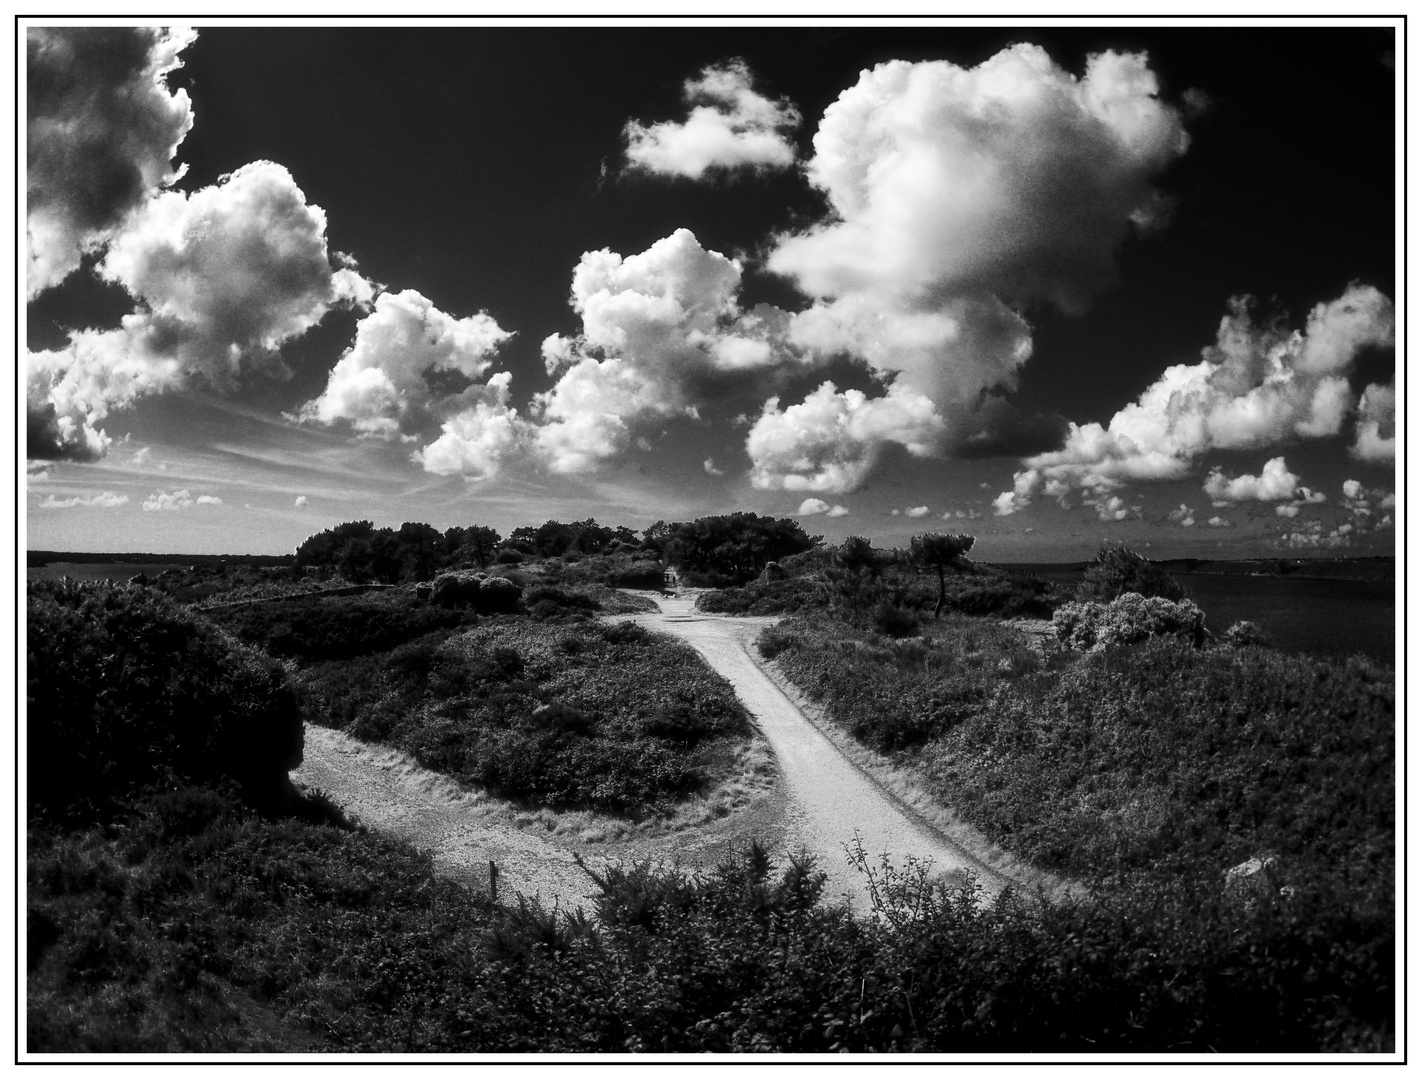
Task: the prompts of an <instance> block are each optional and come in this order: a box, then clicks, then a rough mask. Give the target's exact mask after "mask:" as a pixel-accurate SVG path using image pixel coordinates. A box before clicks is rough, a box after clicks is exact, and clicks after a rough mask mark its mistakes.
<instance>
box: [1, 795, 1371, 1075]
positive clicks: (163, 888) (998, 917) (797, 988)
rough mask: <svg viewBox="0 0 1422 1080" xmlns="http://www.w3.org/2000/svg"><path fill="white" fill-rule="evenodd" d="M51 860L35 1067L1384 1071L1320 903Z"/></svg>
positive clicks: (779, 870) (207, 851) (134, 835)
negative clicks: (767, 1059) (171, 1062)
mask: <svg viewBox="0 0 1422 1080" xmlns="http://www.w3.org/2000/svg"><path fill="white" fill-rule="evenodd" d="M125 824H126V826H127V827H126V828H124V829H122V830H111V831H108V832H104V831H103V830H99V829H92V830H88V831H85V832H79V833H72V834H59V833H55V832H49V831H43V830H32V832H31V834H30V844H29V849H28V870H29V872H28V882H29V894H28V915H29V918H28V928H27V929H28V937H29V941H30V949H29V958H30V968H29V971H28V973H27V1022H26V1026H27V1036H28V1048H29V1050H31V1051H32V1052H88V1053H101V1052H116V1051H129V1052H149V1053H151V1052H161V1051H197V1052H205V1053H213V1052H222V1051H269V1052H274V1051H346V1052H354V1051H364V1052H392V1051H394V1052H442V1053H479V1052H483V1053H518V1052H583V1053H586V1052H615V1053H625V1052H628V1051H652V1052H658V1053H669V1052H688V1053H699V1052H707V1051H712V1052H721V1053H726V1052H733V1051H761V1052H786V1053H830V1052H836V1051H849V1052H886V1051H888V1052H894V1051H900V1052H936V1053H973V1052H978V1053H990V1052H1013V1053H1024V1052H1066V1053H1072V1052H1076V1053H1083V1052H1085V1053H1093V1054H1101V1053H1111V1052H1132V1053H1150V1052H1182V1053H1203V1052H1226V1053H1229V1052H1234V1053H1247V1052H1263V1053H1274V1054H1278V1053H1284V1052H1317V1051H1349V1050H1367V1051H1381V1050H1389V1049H1391V1048H1392V1032H1391V1015H1392V1007H1393V991H1394V983H1393V978H1392V953H1391V941H1390V939H1389V938H1388V937H1387V935H1386V932H1385V931H1386V928H1385V927H1384V926H1381V925H1375V924H1370V923H1368V922H1367V921H1365V920H1360V919H1359V918H1358V917H1357V916H1355V915H1353V914H1351V913H1349V912H1348V911H1347V910H1345V909H1342V908H1340V907H1338V906H1337V905H1335V904H1330V903H1329V902H1328V901H1329V898H1328V897H1325V896H1313V895H1311V894H1308V893H1305V892H1300V893H1297V894H1296V895H1295V896H1294V897H1293V898H1292V899H1289V900H1286V901H1276V902H1272V903H1267V904H1265V903H1256V904H1252V905H1241V904H1237V903H1234V902H1232V901H1230V900H1229V899H1228V898H1225V897H1223V896H1221V895H1220V893H1219V891H1218V890H1214V891H1205V892H1200V891H1182V890H1155V891H1151V890H1144V889H1133V890H1131V889H1128V890H1122V891H1119V892H1117V893H1115V894H1112V895H1110V896H1105V897H1102V898H1099V899H1095V900H1091V901H1082V902H1079V903H1075V904H1069V905H1065V906H1060V907H1051V906H1043V905H1040V904H1038V903H1035V902H1032V901H1030V900H1028V899H1025V898H1023V897H1020V896H1015V895H1012V894H1007V895H1004V896H1003V897H1001V898H1000V899H998V900H997V901H996V902H995V903H990V902H985V901H984V898H983V897H982V896H981V894H980V893H979V892H977V891H976V889H975V887H973V886H969V887H968V888H966V889H945V888H942V887H940V886H935V885H933V884H931V883H930V882H929V881H928V880H927V878H926V876H925V875H924V874H923V873H922V872H921V869H922V868H920V867H916V866H913V865H910V866H908V867H906V868H897V869H896V868H892V867H884V866H882V865H880V866H875V865H873V864H872V863H871V862H870V861H869V860H868V859H867V858H865V857H864V854H863V852H862V851H857V852H854V858H855V859H856V860H857V861H858V863H859V865H860V868H861V871H862V872H864V873H865V874H867V875H870V880H871V883H872V895H873V904H874V909H875V915H876V917H875V918H874V919H873V920H868V919H863V920H861V919H855V918H852V917H851V916H849V915H848V914H847V913H846V912H845V911H843V910H842V909H839V908H836V907H833V906H829V905H825V904H822V903H817V900H818V899H819V898H820V894H821V891H822V889H823V877H822V876H821V875H820V874H819V873H818V872H817V870H816V868H815V867H814V865H813V863H812V862H811V861H810V860H809V859H808V858H802V857H790V858H786V859H783V860H782V861H781V864H780V865H779V866H777V865H776V864H775V862H774V861H773V860H772V859H771V858H770V857H769V856H768V854H767V853H766V852H765V851H764V850H762V849H760V848H758V847H756V846H754V845H752V846H751V847H749V848H748V849H744V850H741V851H736V852H728V853H727V855H726V857H725V858H724V860H723V861H722V862H721V863H720V865H718V866H716V867H714V868H712V869H710V870H707V871H705V872H703V873H699V874H694V875H693V874H687V873H685V872H682V871H677V870H673V869H669V868H666V867H658V866H655V865H651V864H648V863H633V864H624V865H620V866H612V867H609V868H606V869H603V870H599V871H598V872H597V873H596V874H595V875H594V882H593V884H594V887H595V890H596V893H595V897H594V901H593V904H592V910H591V911H590V912H587V913H581V912H574V913H569V912H567V911H566V910H562V911H560V910H556V909H550V908H549V907H548V906H547V905H544V904H540V903H538V902H536V901H527V900H524V899H521V898H520V899H518V900H517V901H516V902H515V903H514V904H512V905H511V906H509V907H508V908H504V909H502V910H500V909H494V908H492V907H491V905H490V904H489V903H488V901H487V900H486V899H485V898H483V897H480V896H475V895H473V894H471V893H469V892H466V891H465V890H463V889H461V888H459V887H457V886H455V885H453V884H451V883H450V882H448V881H441V880H439V879H436V878H434V877H433V876H432V873H431V864H430V860H429V858H428V856H423V855H420V854H417V853H415V852H413V851H412V850H410V849H409V848H407V847H404V846H402V845H399V844H396V843H392V842H390V841H386V840H382V839H380V838H379V837H377V836H374V835H362V834H359V833H351V832H344V831H341V830H338V829H334V828H329V827H318V826H311V825H306V824H302V823H301V822H298V821H294V820H285V821H264V820H262V819H260V818H257V817H255V816H254V815H251V814H246V813H243V812H242V811H241V809H240V808H239V807H238V806H237V805H236V804H235V803H233V802H232V801H231V800H227V799H224V798H223V797H221V796H220V795H218V794H214V793H210V792H192V793H187V792H178V793H174V794H173V795H171V796H167V797H165V799H164V800H163V801H162V802H154V803H151V804H148V805H145V806H143V807H141V808H140V809H139V811H138V812H137V813H136V814H135V815H134V816H133V817H132V818H131V819H130V820H129V821H128V822H126V823H125Z"/></svg>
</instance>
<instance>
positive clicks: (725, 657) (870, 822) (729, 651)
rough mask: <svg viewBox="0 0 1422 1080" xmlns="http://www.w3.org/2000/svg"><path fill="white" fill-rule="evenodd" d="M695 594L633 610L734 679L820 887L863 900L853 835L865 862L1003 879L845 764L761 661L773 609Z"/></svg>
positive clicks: (994, 884) (990, 882)
mask: <svg viewBox="0 0 1422 1080" xmlns="http://www.w3.org/2000/svg"><path fill="white" fill-rule="evenodd" d="M695 600H696V598H695V596H694V595H689V594H680V595H677V596H674V597H661V598H659V599H658V601H657V602H658V604H659V606H660V607H661V609H662V610H661V611H660V612H659V613H658V614H655V615H653V614H647V615H637V616H632V618H633V619H635V621H637V622H640V623H642V624H643V625H644V626H647V627H649V628H653V629H657V630H662V631H664V632H666V633H669V634H674V635H675V636H677V637H679V638H681V639H682V640H683V641H685V642H687V643H688V644H689V645H691V646H692V647H693V648H695V649H696V650H697V652H699V653H701V655H702V656H704V657H705V658H706V662H707V663H708V664H710V665H711V667H712V668H714V669H715V670H716V672H717V673H718V674H720V675H721V676H723V677H724V678H725V679H726V680H727V681H728V682H729V683H730V684H731V685H732V686H733V687H734V688H735V691H736V694H737V696H738V697H740V699H741V701H742V703H744V705H745V706H746V708H747V709H749V710H750V712H751V715H752V716H753V717H754V718H755V720H756V723H757V724H758V725H759V726H760V728H761V730H762V731H763V732H764V734H765V737H766V739H767V740H768V741H769V743H770V747H771V749H772V750H773V751H774V753H775V756H776V759H777V762H778V764H779V765H780V773H781V778H782V782H783V783H784V785H785V797H786V815H787V820H786V829H787V839H789V840H790V841H791V842H792V844H794V845H796V846H803V847H804V848H805V849H806V850H808V851H810V852H813V853H814V854H815V855H816V856H818V866H819V868H820V869H821V870H823V871H825V872H826V873H827V874H828V875H829V881H828V882H827V883H826V887H825V895H826V896H832V897H838V896H848V897H849V899H850V903H851V906H852V907H854V908H855V909H856V910H861V911H862V910H864V909H865V908H866V907H867V906H868V894H867V889H866V883H865V881H864V879H863V877H862V875H861V874H860V873H859V872H858V871H857V870H855V869H854V868H853V867H851V866H849V865H848V863H847V861H846V859H845V848H846V845H848V844H850V843H851V842H852V841H853V840H854V838H855V837H856V836H858V838H859V840H860V842H861V843H862V844H863V846H864V850H865V852H866V853H867V854H868V855H869V857H870V859H871V861H874V862H877V860H878V858H879V856H881V855H884V854H887V855H888V856H889V858H890V860H891V861H892V863H893V864H894V865H895V866H899V867H902V866H904V865H905V864H906V863H907V861H908V860H909V859H910V858H914V859H917V860H919V861H920V862H921V863H926V862H929V861H931V862H932V872H933V876H935V877H946V878H949V879H951V880H961V879H962V876H963V874H964V872H965V871H972V872H974V873H975V874H976V875H977V878H978V881H979V882H980V884H981V885H982V886H983V889H984V891H985V892H986V893H988V894H989V895H993V894H996V893H997V892H999V891H1000V890H1001V889H1002V888H1003V887H1004V886H1005V885H1006V884H1008V880H1007V879H1006V878H1005V877H1003V876H1002V875H1001V874H1000V873H998V872H997V871H996V870H994V869H992V868H991V867H989V866H988V865H986V864H985V863H984V862H983V861H982V860H979V859H978V858H976V857H975V856H974V855H973V854H971V853H970V852H969V851H968V850H967V849H966V848H965V847H964V846H962V845H959V844H957V843H955V842H954V841H953V840H951V839H950V838H948V837H947V836H945V835H943V833H941V832H940V831H939V830H938V829H936V828H934V827H933V826H932V825H931V824H930V823H929V822H927V821H926V820H924V819H923V818H922V817H921V816H920V815H919V814H918V813H916V812H915V811H914V810H913V808H912V807H910V806H908V805H907V804H906V803H904V802H903V801H902V800H900V799H898V798H897V797H895V796H894V795H892V794H890V793H889V792H887V791H886V790H885V789H884V788H883V787H882V786H881V785H880V784H878V783H877V782H875V781H874V780H873V779H872V778H871V777H870V776H868V775H867V774H866V773H865V772H864V771H863V770H862V769H860V768H859V767H858V766H857V765H856V764H854V762H852V761H851V760H850V759H849V758H848V757H846V756H845V754H844V753H842V752H841V750H840V749H839V748H838V747H837V746H836V745H835V744H834V743H833V742H831V741H830V739H828V738H827V737H826V736H825V735H824V734H822V733H821V731H820V730H819V729H818V728H817V727H816V726H815V725H814V724H812V723H811V722H810V721H809V719H807V718H806V716H805V714H804V713H803V712H801V710H800V709H799V707H798V706H797V705H796V704H795V703H794V702H792V701H791V700H790V698H789V697H787V696H786V694H785V692H784V691H782V690H781V689H780V687H779V686H777V685H776V683H775V681H774V680H773V679H771V677H770V676H769V675H768V674H767V673H766V672H765V671H764V670H763V669H762V666H761V664H760V663H758V662H757V660H756V659H755V657H754V655H753V654H752V650H753V649H754V647H755V646H754V644H753V643H754V641H755V638H756V635H757V634H759V633H760V631H761V629H762V628H763V627H764V626H766V625H767V624H770V623H774V622H776V621H778V620H777V619H775V618H773V617H770V618H746V617H728V616H723V615H708V614H705V613H703V612H700V611H697V610H695V608H694V604H695Z"/></svg>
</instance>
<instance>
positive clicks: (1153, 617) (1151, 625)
mask: <svg viewBox="0 0 1422 1080" xmlns="http://www.w3.org/2000/svg"><path fill="white" fill-rule="evenodd" d="M1052 628H1053V629H1054V630H1055V631H1056V634H1057V640H1059V641H1061V642H1062V644H1064V645H1067V646H1069V647H1070V648H1073V649H1082V650H1087V649H1106V648H1111V647H1113V646H1117V645H1135V644H1138V643H1139V642H1142V641H1145V640H1146V639H1147V638H1151V637H1161V636H1172V637H1179V638H1183V639H1184V640H1186V641H1189V642H1190V643H1191V644H1193V645H1195V646H1196V647H1199V646H1200V645H1202V644H1203V643H1204V640H1205V636H1206V632H1205V613H1204V612H1203V611H1201V610H1200V609H1199V608H1197V607H1196V606H1195V605H1194V604H1193V603H1191V602H1190V601H1189V600H1179V601H1171V600H1166V599H1164V598H1162V597H1159V596H1151V597H1143V596H1141V595H1140V594H1138V593H1122V594H1121V595H1120V596H1118V597H1116V598H1115V599H1114V600H1112V601H1111V602H1110V603H1109V604H1102V603H1098V602H1096V601H1086V602H1084V603H1079V602H1076V601H1071V602H1068V603H1066V604H1063V605H1062V606H1061V607H1059V608H1058V609H1057V610H1056V612H1055V613H1054V614H1053V616H1052Z"/></svg>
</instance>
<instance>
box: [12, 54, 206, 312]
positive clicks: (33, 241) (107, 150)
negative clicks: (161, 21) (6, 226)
mask: <svg viewBox="0 0 1422 1080" xmlns="http://www.w3.org/2000/svg"><path fill="white" fill-rule="evenodd" d="M196 36H197V35H196V33H195V32H194V31H192V30H167V29H159V28H156V27H78V26H71V27H30V28H29V29H27V30H26V32H25V37H26V57H25V62H26V69H27V70H26V81H27V90H28V101H27V125H26V144H27V149H26V166H27V168H26V180H27V184H26V193H25V194H26V217H25V239H26V245H27V249H28V255H29V262H28V272H27V278H28V283H27V290H28V293H29V295H30V296H31V297H34V296H36V295H37V294H38V293H40V292H42V291H43V290H44V289H47V288H49V287H50V286H52V285H56V284H58V283H59V282H60V281H62V280H64V278H65V277H67V276H68V275H69V274H70V273H71V272H72V271H74V270H76V269H78V267H79V261H80V257H81V255H82V254H83V253H84V252H85V251H89V250H92V249H94V248H96V247H98V246H100V245H101V244H102V243H103V242H104V240H105V239H106V238H107V237H108V235H109V234H110V232H111V231H112V230H113V229H115V228H116V227H118V226H119V225H120V224H121V223H122V222H123V220H124V218H125V217H126V216H127V215H128V214H129V213H130V212H131V211H134V210H137V209H139V208H140V207H141V206H142V205H143V204H144V203H145V202H146V201H147V199H148V198H149V196H150V195H151V194H152V193H153V192H155V191H157V190H158V189H159V188H161V187H163V186H166V185H168V184H171V183H172V182H174V181H175V180H176V179H177V178H178V176H179V175H181V170H179V171H178V172H174V171H172V169H171V162H172V159H173V155H174V153H176V152H177V149H178V144H179V143H181V142H182V141H183V137H184V136H185V135H186V134H187V132H188V130H189V129H190V128H191V127H192V123H193V114H192V106H191V103H190V102H189V101H188V95H187V92H186V91H184V90H177V91H175V92H171V93H170V92H169V90H168V87H167V82H166V76H167V73H168V72H170V71H172V70H173V69H174V68H177V67H180V66H181V63H182V62H181V60H180V59H179V56H178V54H179V53H181V52H182V50H183V49H184V48H186V47H187V46H188V45H189V44H191V42H192V41H193V39H194V38H195V37H196Z"/></svg>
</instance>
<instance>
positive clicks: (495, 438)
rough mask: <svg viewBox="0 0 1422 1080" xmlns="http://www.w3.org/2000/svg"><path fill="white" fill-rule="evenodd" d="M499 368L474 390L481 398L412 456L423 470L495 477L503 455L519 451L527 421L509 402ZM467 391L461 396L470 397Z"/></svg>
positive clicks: (506, 382) (504, 375)
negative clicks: (496, 372)
mask: <svg viewBox="0 0 1422 1080" xmlns="http://www.w3.org/2000/svg"><path fill="white" fill-rule="evenodd" d="M512 378H513V376H512V375H510V374H509V372H507V371H501V372H499V373H498V374H496V375H493V376H491V377H490V378H489V381H488V382H487V383H486V384H484V385H483V386H481V387H477V388H471V390H476V391H477V393H478V394H479V396H480V398H481V400H478V401H475V402H474V403H473V404H472V405H470V406H469V407H467V408H464V409H461V410H460V411H459V412H457V413H455V414H454V415H453V416H451V417H450V418H449V419H448V420H446V421H445V422H444V424H443V425H442V426H441V430H440V436H439V438H437V439H435V441H434V442H432V443H430V444H429V445H428V446H426V447H424V448H423V449H421V450H416V451H415V452H414V453H413V454H412V455H411V460H412V461H414V462H416V463H417V464H420V465H423V466H424V468H425V471H426V472H432V473H435V474H437V475H440V476H449V475H453V474H456V473H457V474H460V475H462V476H464V477H466V478H468V479H470V480H489V479H492V478H493V477H495V476H497V475H498V473H499V470H500V468H501V467H502V465H503V462H504V461H505V459H506V458H508V457H510V456H512V455H513V454H514V453H516V452H517V451H519V450H521V449H522V448H523V446H524V445H525V444H526V441H527V439H528V424H527V422H526V421H524V420H523V418H522V417H520V416H519V415H518V413H517V412H516V411H515V410H514V408H513V407H512V406H511V405H509V382H510V380H511V379H512ZM469 396H470V395H469V392H466V393H465V394H463V395H461V399H462V400H468V399H469Z"/></svg>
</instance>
